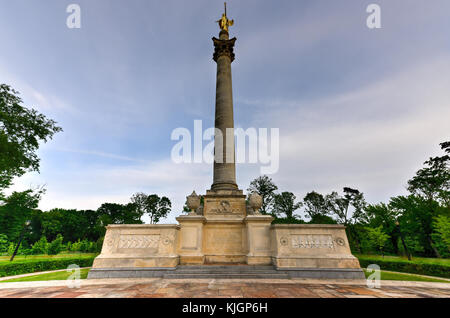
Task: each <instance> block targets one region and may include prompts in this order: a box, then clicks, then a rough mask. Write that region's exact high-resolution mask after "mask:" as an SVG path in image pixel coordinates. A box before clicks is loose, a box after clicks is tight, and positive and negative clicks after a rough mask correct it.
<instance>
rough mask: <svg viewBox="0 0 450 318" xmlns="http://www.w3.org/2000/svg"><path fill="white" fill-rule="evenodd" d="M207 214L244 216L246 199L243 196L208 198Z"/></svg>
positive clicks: (205, 212)
mask: <svg viewBox="0 0 450 318" xmlns="http://www.w3.org/2000/svg"><path fill="white" fill-rule="evenodd" d="M204 214H205V215H217V216H236V215H239V216H244V215H245V214H246V205H245V199H241V198H233V197H230V198H226V197H225V198H207V199H206V202H205V210H204Z"/></svg>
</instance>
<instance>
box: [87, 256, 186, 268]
mask: <svg viewBox="0 0 450 318" xmlns="http://www.w3.org/2000/svg"><path fill="white" fill-rule="evenodd" d="M179 263H180V257H179V256H178V255H177V256H149V257H132V256H115V257H105V256H102V255H100V256H98V257H97V258H96V259H95V260H94V264H93V265H92V267H93V268H149V267H156V268H158V267H161V268H175V267H177V265H178V264H179Z"/></svg>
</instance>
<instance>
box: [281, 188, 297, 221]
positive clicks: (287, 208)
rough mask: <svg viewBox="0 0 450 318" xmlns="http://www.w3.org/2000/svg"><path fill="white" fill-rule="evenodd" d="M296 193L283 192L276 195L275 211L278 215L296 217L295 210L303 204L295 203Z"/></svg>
mask: <svg viewBox="0 0 450 318" xmlns="http://www.w3.org/2000/svg"><path fill="white" fill-rule="evenodd" d="M295 199H296V197H295V195H294V194H293V193H292V192H282V193H281V194H275V195H274V211H275V214H276V215H286V218H287V219H292V218H294V212H295V210H298V209H299V208H300V207H301V206H302V203H301V202H297V203H295Z"/></svg>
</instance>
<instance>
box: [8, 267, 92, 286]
mask: <svg viewBox="0 0 450 318" xmlns="http://www.w3.org/2000/svg"><path fill="white" fill-rule="evenodd" d="M88 273H89V268H83V269H81V270H80V278H81V279H86V278H87V275H88ZM72 274H73V272H66V271H61V272H55V273H47V274H38V275H33V276H27V277H21V278H15V279H10V280H4V281H0V283H12V282H36V281H44V280H66V279H67V278H69V276H70V275H72Z"/></svg>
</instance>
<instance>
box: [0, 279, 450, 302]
mask: <svg viewBox="0 0 450 318" xmlns="http://www.w3.org/2000/svg"><path fill="white" fill-rule="evenodd" d="M0 297H2V298H113V297H120V298H146V297H148V298H155V297H164V298H178V297H182V298H210V297H213V298H241V297H244V298H429V297H445V298H450V284H446V283H428V282H403V281H381V288H368V287H367V285H366V281H365V280H358V281H354V280H353V281H350V280H326V281H324V280H312V279H279V280H276V279H246V280H244V279H239V280H233V279H228V280H221V279H160V278H153V279H98V280H83V281H81V282H80V285H79V288H69V287H68V286H67V282H66V281H46V282H20V283H0Z"/></svg>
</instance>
